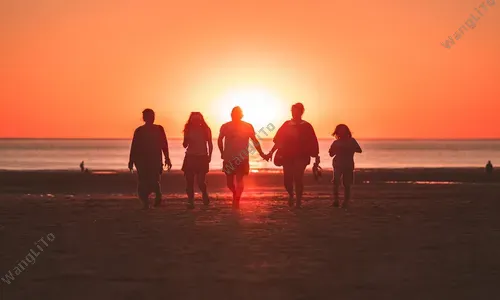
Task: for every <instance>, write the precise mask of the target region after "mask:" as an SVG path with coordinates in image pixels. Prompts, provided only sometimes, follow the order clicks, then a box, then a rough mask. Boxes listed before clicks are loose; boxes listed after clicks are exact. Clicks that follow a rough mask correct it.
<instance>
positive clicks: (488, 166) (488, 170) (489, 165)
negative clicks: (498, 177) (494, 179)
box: [486, 160, 493, 175]
mask: <svg viewBox="0 0 500 300" xmlns="http://www.w3.org/2000/svg"><path fill="white" fill-rule="evenodd" d="M486 174H488V175H491V174H493V164H492V163H491V160H488V163H487V164H486Z"/></svg>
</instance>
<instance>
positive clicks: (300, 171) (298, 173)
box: [293, 162, 307, 207]
mask: <svg viewBox="0 0 500 300" xmlns="http://www.w3.org/2000/svg"><path fill="white" fill-rule="evenodd" d="M306 167H307V165H306V164H304V163H302V162H295V165H294V169H293V171H294V172H293V181H294V183H295V193H296V194H297V207H300V206H301V205H302V194H303V192H304V171H305V170H306Z"/></svg>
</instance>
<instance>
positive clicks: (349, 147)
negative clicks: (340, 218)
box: [329, 124, 362, 208]
mask: <svg viewBox="0 0 500 300" xmlns="http://www.w3.org/2000/svg"><path fill="white" fill-rule="evenodd" d="M332 135H333V136H334V137H335V141H333V143H332V145H331V146H330V150H329V153H330V156H331V157H333V162H332V163H333V206H335V207H338V206H339V186H340V182H341V181H342V183H343V185H344V202H343V203H342V207H343V208H347V206H348V205H349V200H350V198H351V184H352V183H353V181H354V153H361V152H362V151H361V147H360V146H359V144H358V142H357V141H356V140H355V139H354V138H353V137H352V133H351V130H349V127H347V125H345V124H339V125H337V127H336V128H335V131H334V132H333V134H332Z"/></svg>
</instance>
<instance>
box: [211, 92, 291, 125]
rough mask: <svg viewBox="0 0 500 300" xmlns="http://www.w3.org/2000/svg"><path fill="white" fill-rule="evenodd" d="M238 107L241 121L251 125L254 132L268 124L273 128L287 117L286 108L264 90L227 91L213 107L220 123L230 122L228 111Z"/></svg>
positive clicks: (275, 97)
mask: <svg viewBox="0 0 500 300" xmlns="http://www.w3.org/2000/svg"><path fill="white" fill-rule="evenodd" d="M235 106H240V107H241V109H242V110H243V114H244V116H243V120H244V121H246V122H249V123H251V124H252V125H253V126H254V128H255V130H259V128H261V127H266V126H267V125H268V124H269V123H272V124H273V125H275V126H279V125H281V122H283V120H284V119H285V118H286V116H287V115H288V108H287V107H286V105H285V103H283V101H281V100H280V99H279V98H278V97H277V96H275V95H273V94H272V93H271V92H269V91H267V90H265V89H258V88H249V89H238V90H230V91H228V92H227V93H226V94H225V95H224V96H223V97H222V98H221V99H220V100H219V102H218V103H217V104H216V105H215V106H214V108H215V109H217V114H216V115H217V116H218V118H219V119H220V121H223V122H227V121H230V120H231V116H230V111H231V109H232V108H233V107H235Z"/></svg>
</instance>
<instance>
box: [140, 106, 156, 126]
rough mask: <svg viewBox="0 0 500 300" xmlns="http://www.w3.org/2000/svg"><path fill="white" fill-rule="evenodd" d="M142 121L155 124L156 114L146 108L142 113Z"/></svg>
mask: <svg viewBox="0 0 500 300" xmlns="http://www.w3.org/2000/svg"><path fill="white" fill-rule="evenodd" d="M142 119H143V120H144V122H146V123H154V121H155V112H154V111H153V110H152V109H151V108H146V109H145V110H143V111H142Z"/></svg>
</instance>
